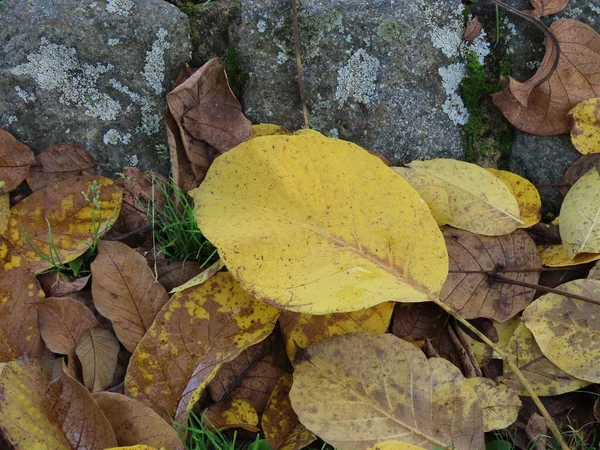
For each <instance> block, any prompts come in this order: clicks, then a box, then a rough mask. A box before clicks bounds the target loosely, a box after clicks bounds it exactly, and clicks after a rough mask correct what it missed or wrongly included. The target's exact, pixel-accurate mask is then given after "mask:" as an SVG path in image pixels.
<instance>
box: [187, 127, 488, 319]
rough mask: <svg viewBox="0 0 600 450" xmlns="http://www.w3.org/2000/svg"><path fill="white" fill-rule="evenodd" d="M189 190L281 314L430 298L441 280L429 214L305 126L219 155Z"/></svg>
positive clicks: (227, 255) (382, 172) (227, 258)
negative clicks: (196, 186)
mask: <svg viewBox="0 0 600 450" xmlns="http://www.w3.org/2000/svg"><path fill="white" fill-rule="evenodd" d="M490 177H492V176H491V175H490ZM492 178H493V177H492ZM190 194H191V195H192V197H193V198H194V201H195V204H196V211H195V215H196V220H197V221H198V224H199V228H200V229H201V230H202V232H203V233H204V235H205V236H206V238H207V239H208V240H209V241H210V242H212V243H213V244H215V246H216V247H217V248H218V249H219V255H220V256H221V258H222V259H223V261H224V262H225V265H226V266H227V268H228V269H229V270H230V271H231V272H232V273H233V274H234V276H235V277H236V278H237V279H238V280H240V282H241V283H242V285H243V286H244V287H245V288H246V289H248V290H249V291H250V292H251V293H252V294H253V295H256V296H257V297H258V298H261V299H263V300H265V301H266V302H268V303H271V304H273V305H277V306H278V307H280V308H284V309H287V310H292V311H296V312H302V313H307V314H329V313H336V312H348V311H355V310H358V309H365V308H369V307H371V306H374V305H376V304H378V303H382V302H384V301H390V300H395V301H405V302H419V301H426V300H429V299H431V298H435V297H437V294H438V293H439V290H440V289H441V286H442V284H443V281H444V279H445V277H446V267H447V260H446V257H447V256H446V249H445V245H444V243H443V239H442V236H441V233H440V232H439V228H438V227H437V225H436V224H435V222H434V220H433V219H432V217H431V215H430V214H429V210H428V208H427V206H426V205H425V204H424V203H422V202H421V201H420V198H419V196H418V194H417V193H416V192H415V191H414V190H413V189H411V188H410V186H409V185H408V184H407V183H406V182H405V181H404V180H402V178H400V177H398V176H396V175H395V174H394V173H393V172H392V171H390V170H389V168H388V167H386V166H385V165H384V164H383V163H382V162H381V161H379V160H378V159H377V158H375V157H374V156H371V155H369V154H368V153H367V152H365V151H364V150H363V149H361V148H360V147H358V146H356V145H355V144H352V143H350V142H346V141H341V140H338V139H329V138H325V137H324V136H323V135H321V134H319V133H317V132H315V131H311V130H306V131H304V132H302V133H298V134H296V135H294V136H265V137H258V138H254V139H250V140H249V141H247V142H244V143H242V144H241V145H239V146H238V147H236V148H235V149H233V150H231V151H229V152H227V153H225V154H223V155H222V156H220V157H219V158H218V159H217V160H216V161H215V163H214V164H213V166H212V169H211V170H210V171H209V173H208V176H207V178H206V180H205V181H204V182H203V183H202V184H201V185H200V187H199V188H197V189H195V190H193V191H191V193H190ZM374 198H376V199H377V201H376V202H374V201H373V199H374ZM415 229H419V233H420V239H419V240H415V239H414V235H413V232H412V230H415ZM282 243H286V244H283V245H282ZM265 274H268V275H265Z"/></svg>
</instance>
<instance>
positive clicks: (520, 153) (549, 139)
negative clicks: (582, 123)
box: [509, 132, 581, 215]
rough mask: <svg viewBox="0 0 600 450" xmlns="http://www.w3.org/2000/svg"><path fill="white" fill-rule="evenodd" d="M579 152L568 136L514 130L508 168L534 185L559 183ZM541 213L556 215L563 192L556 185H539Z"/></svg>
mask: <svg viewBox="0 0 600 450" xmlns="http://www.w3.org/2000/svg"><path fill="white" fill-rule="evenodd" d="M580 156H581V154H580V153H579V152H577V150H575V147H573V144H571V138H570V136H568V135H563V136H534V135H533V134H527V133H521V132H517V138H516V139H515V142H514V144H513V147H512V152H511V155H510V160H509V170H510V171H511V172H514V173H516V174H519V175H521V176H523V177H525V178H527V179H528V180H529V181H531V182H532V183H533V184H553V183H560V180H561V178H562V176H563V175H564V173H565V170H567V168H568V167H569V166H570V165H571V164H572V163H573V162H574V161H575V160H576V159H578V158H579V157H580ZM538 191H539V192H540V196H541V197H542V213H544V214H545V213H547V212H553V213H554V214H555V215H558V214H559V212H560V205H561V204H562V195H561V194H560V191H559V190H558V188H557V187H539V188H538Z"/></svg>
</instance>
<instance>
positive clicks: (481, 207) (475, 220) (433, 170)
mask: <svg viewBox="0 0 600 450" xmlns="http://www.w3.org/2000/svg"><path fill="white" fill-rule="evenodd" d="M394 170H395V171H396V172H397V173H398V174H399V175H400V176H402V177H405V178H406V179H407V181H408V182H409V183H411V185H412V186H413V187H414V188H415V189H417V191H419V194H421V196H422V197H423V200H425V202H426V203H427V204H428V205H429V207H430V208H431V209H432V211H434V212H433V215H434V217H436V220H437V221H438V225H440V226H441V225H445V224H448V225H452V226H453V227H456V228H461V229H463V230H468V231H471V232H473V233H477V234H483V235H488V236H497V235H502V234H508V233H511V232H513V231H514V230H516V229H517V228H518V227H520V226H522V225H523V222H522V221H521V219H520V218H519V215H520V212H519V204H518V203H517V200H516V199H515V197H514V196H513V194H512V193H511V191H510V190H509V189H508V187H507V186H506V184H505V183H503V182H502V181H501V180H499V179H498V178H496V177H495V176H494V175H492V174H491V173H489V172H488V171H487V170H485V169H483V168H481V167H479V166H477V165H475V164H471V163H467V162H464V161H456V160H453V159H443V158H440V159H433V160H430V161H413V162H412V163H410V164H409V169H408V170H398V168H394ZM423 186H425V187H426V189H422V187H423ZM436 211H437V212H436ZM442 219H443V220H442Z"/></svg>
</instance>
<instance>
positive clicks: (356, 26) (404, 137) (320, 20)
mask: <svg viewBox="0 0 600 450" xmlns="http://www.w3.org/2000/svg"><path fill="white" fill-rule="evenodd" d="M241 2H242V19H241V26H240V27H239V28H238V37H237V38H236V49H237V51H238V54H239V59H240V63H241V67H242V69H244V70H246V71H247V72H248V75H249V79H248V81H247V83H246V86H245V90H244V95H243V104H244V107H245V112H246V114H247V116H248V117H249V118H250V119H251V120H252V121H253V122H255V123H261V122H262V123H265V122H269V123H277V124H280V125H283V126H285V127H287V128H289V129H291V130H296V129H298V128H300V127H301V126H302V125H303V116H302V108H301V106H300V101H299V88H298V82H297V76H296V62H295V56H294V51H293V44H292V39H293V27H292V19H291V17H292V16H291V9H290V8H291V7H290V4H291V2H289V1H287V0H241ZM299 17H300V41H301V43H302V45H301V48H302V63H303V70H304V86H305V92H306V98H307V104H308V110H309V112H310V124H311V127H312V128H314V129H317V130H319V131H321V132H323V133H325V134H326V135H329V136H334V137H340V138H342V139H347V140H351V141H353V142H356V143H358V144H360V145H362V146H363V147H365V148H368V149H370V150H375V151H378V152H380V153H383V154H384V155H385V156H387V157H388V158H389V159H390V160H391V161H392V162H393V163H395V164H399V163H406V162H409V161H412V160H413V159H428V158H433V157H452V158H459V159H461V158H463V157H464V148H463V137H462V130H461V127H460V125H459V124H460V123H464V122H465V121H466V114H467V113H466V110H465V109H464V106H463V105H462V101H461V99H460V97H459V96H458V95H457V88H458V83H459V82H460V79H461V76H462V75H463V73H464V65H463V56H464V52H465V49H464V48H463V49H461V50H459V47H460V46H461V45H463V46H464V44H461V35H462V30H463V15H462V4H461V2H460V0H415V1H399V0H391V1H390V0H370V1H364V0H331V1H327V2H323V1H322V0H302V1H300V2H299Z"/></svg>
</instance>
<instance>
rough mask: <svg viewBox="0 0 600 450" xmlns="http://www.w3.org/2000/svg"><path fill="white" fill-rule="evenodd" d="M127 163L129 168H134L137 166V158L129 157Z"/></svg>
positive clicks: (134, 156) (135, 156)
mask: <svg viewBox="0 0 600 450" xmlns="http://www.w3.org/2000/svg"><path fill="white" fill-rule="evenodd" d="M127 162H128V163H129V165H130V166H131V167H135V166H137V165H138V162H139V161H138V156H137V155H131V156H130V157H129V158H127Z"/></svg>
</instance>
